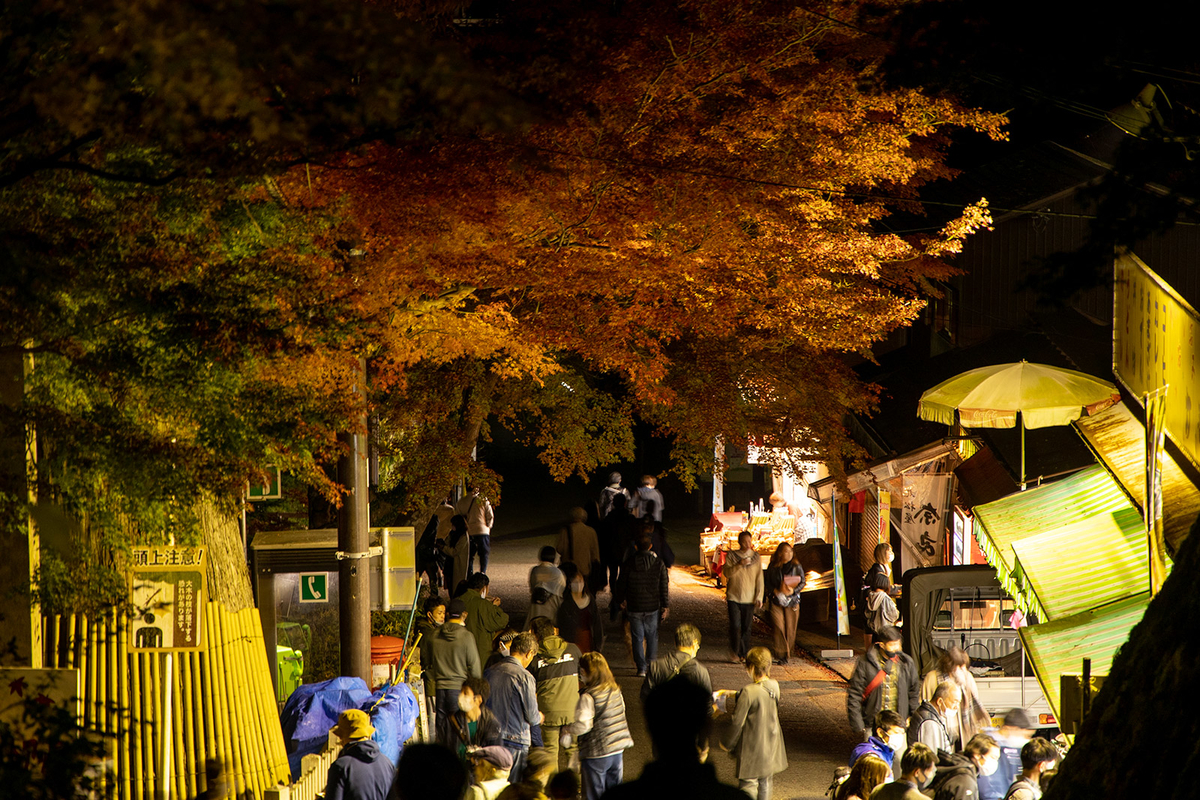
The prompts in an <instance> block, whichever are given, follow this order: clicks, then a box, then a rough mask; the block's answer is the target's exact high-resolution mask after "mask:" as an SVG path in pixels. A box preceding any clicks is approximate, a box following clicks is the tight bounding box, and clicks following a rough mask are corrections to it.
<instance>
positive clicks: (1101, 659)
mask: <svg viewBox="0 0 1200 800" xmlns="http://www.w3.org/2000/svg"><path fill="white" fill-rule="evenodd" d="M1149 599H1150V593H1149V592H1142V593H1141V594H1138V595H1135V596H1133V597H1127V598H1125V599H1124V600H1121V601H1119V602H1116V603H1112V604H1110V605H1107V606H1103V607H1101V608H1096V609H1093V610H1091V611H1084V612H1082V613H1080V614H1073V615H1071V616H1069V617H1063V618H1062V619H1057V620H1054V621H1053V622H1043V623H1041V624H1040V625H1031V626H1029V627H1027V628H1022V629H1021V631H1020V633H1021V642H1022V644H1023V645H1024V647H1025V652H1026V653H1027V654H1028V655H1029V661H1030V663H1031V664H1032V665H1033V669H1034V672H1035V673H1036V674H1037V677H1038V682H1039V683H1040V684H1041V685H1042V691H1043V692H1044V693H1045V695H1046V700H1048V701H1049V702H1050V708H1052V709H1053V710H1054V714H1055V716H1056V717H1059V716H1061V714H1062V705H1061V702H1060V701H1061V698H1060V697H1059V692H1060V683H1059V682H1060V679H1061V677H1062V676H1063V675H1064V674H1079V673H1081V672H1082V671H1083V659H1085V658H1090V659H1091V660H1092V674H1094V675H1107V674H1108V673H1109V670H1110V669H1112V662H1113V658H1114V657H1116V654H1117V650H1119V649H1120V647H1121V645H1123V644H1125V642H1127V641H1128V640H1129V632H1130V631H1132V630H1133V626H1134V625H1137V624H1138V622H1140V621H1141V619H1142V616H1143V615H1144V614H1145V613H1146V605H1147V603H1148V602H1149Z"/></svg>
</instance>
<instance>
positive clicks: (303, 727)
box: [280, 678, 419, 780]
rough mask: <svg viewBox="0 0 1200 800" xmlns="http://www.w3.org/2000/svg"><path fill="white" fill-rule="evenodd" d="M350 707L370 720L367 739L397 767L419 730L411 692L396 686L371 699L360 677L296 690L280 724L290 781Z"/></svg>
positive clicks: (401, 686) (325, 682)
mask: <svg viewBox="0 0 1200 800" xmlns="http://www.w3.org/2000/svg"><path fill="white" fill-rule="evenodd" d="M348 708H361V709H362V710H363V711H366V712H367V713H368V714H369V715H370V716H371V724H372V725H373V726H374V727H375V735H374V736H372V737H371V738H372V739H374V740H375V741H376V742H378V743H379V749H380V750H382V751H383V754H384V755H386V756H387V757H388V758H389V759H391V762H392V763H393V764H396V763H399V761H400V751H401V749H402V748H403V747H404V743H405V742H407V741H408V740H409V739H410V738H412V735H413V732H414V731H415V730H416V727H417V715H418V713H419V711H418V706H417V698H416V697H414V696H413V693H412V689H410V688H408V684H405V683H398V684H396V685H394V686H384V687H381V688H380V689H379V690H378V691H377V692H375V693H374V694H371V693H370V692H368V691H367V685H366V684H365V683H363V681H362V679H361V678H334V679H332V680H328V681H323V682H321V683H310V684H303V685H301V686H299V687H297V688H296V691H294V692H292V694H291V696H290V697H288V700H287V703H286V704H285V705H284V707H283V713H282V714H281V715H280V724H281V725H282V727H283V738H284V741H285V742H286V743H287V751H288V766H290V767H291V770H292V780H298V779H299V778H300V760H301V759H302V758H304V756H306V755H308V754H309V753H317V752H320V750H321V748H323V747H324V746H325V742H326V741H327V740H328V738H329V729H330V728H332V727H333V726H334V725H336V724H337V720H338V715H339V714H341V713H342V712H343V711H345V710H346V709H348Z"/></svg>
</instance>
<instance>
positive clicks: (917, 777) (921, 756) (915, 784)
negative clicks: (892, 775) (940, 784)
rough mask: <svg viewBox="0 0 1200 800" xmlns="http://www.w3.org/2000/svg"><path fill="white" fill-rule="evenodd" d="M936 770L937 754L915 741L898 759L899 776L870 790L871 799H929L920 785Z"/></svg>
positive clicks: (927, 781)
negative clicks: (922, 791)
mask: <svg viewBox="0 0 1200 800" xmlns="http://www.w3.org/2000/svg"><path fill="white" fill-rule="evenodd" d="M936 772H937V755H936V754H935V753H934V752H933V751H932V750H930V749H929V748H928V747H926V746H925V745H923V744H921V743H920V742H917V743H916V744H914V745H913V746H912V747H910V748H908V750H906V751H905V752H904V757H903V758H901V759H900V777H899V778H897V779H896V780H895V781H893V782H892V783H885V784H884V785H883V786H880V787H879V788H877V789H876V790H875V791H873V792H871V800H929V798H928V797H927V796H926V795H924V794H922V793H921V787H923V786H924V785H925V784H927V783H929V781H930V780H932V779H933V776H934V773H936Z"/></svg>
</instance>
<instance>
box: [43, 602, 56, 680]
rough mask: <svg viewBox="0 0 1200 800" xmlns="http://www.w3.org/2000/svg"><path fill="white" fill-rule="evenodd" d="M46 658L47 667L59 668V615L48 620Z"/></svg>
mask: <svg viewBox="0 0 1200 800" xmlns="http://www.w3.org/2000/svg"><path fill="white" fill-rule="evenodd" d="M47 623H48V624H47V625H46V645H45V648H44V649H45V657H46V666H47V667H49V668H50V669H55V668H57V667H58V615H54V616H51V617H48V618H47Z"/></svg>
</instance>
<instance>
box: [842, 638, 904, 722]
mask: <svg viewBox="0 0 1200 800" xmlns="http://www.w3.org/2000/svg"><path fill="white" fill-rule="evenodd" d="M919 705H921V679H920V677H919V676H918V675H917V665H916V662H915V661H913V660H912V656H909V655H908V654H907V653H903V652H901V650H900V631H898V630H896V629H895V628H884V629H883V630H881V631H880V632H879V633H878V635H877V636H876V642H875V644H874V645H872V646H871V647H870V649H868V650H867V652H866V653H864V654H863V656H862V657H861V658H860V659H859V660H858V663H857V664H855V665H854V672H853V674H852V675H851V676H850V689H849V691H848V693H847V694H846V713H847V716H848V717H849V719H850V727H851V728H852V729H854V730H855V731H856V732H857V733H858V734H859V735H860V736H862V739H863V741H866V740H867V739H868V738H869V737H870V735H871V722H873V721H874V720H875V717H876V715H877V714H878V713H879V712H880V711H882V710H883V709H885V708H886V709H889V710H891V711H895V712H896V713H897V714H899V715H900V717H901V719H907V718H908V715H909V714H911V713H912V712H913V711H915V710H916V709H917V707H918V706H919Z"/></svg>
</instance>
